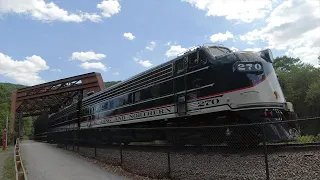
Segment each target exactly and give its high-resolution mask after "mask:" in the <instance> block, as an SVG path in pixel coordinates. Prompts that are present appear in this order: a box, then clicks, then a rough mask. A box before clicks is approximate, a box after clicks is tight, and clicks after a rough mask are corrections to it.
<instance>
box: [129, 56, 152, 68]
mask: <svg viewBox="0 0 320 180" xmlns="http://www.w3.org/2000/svg"><path fill="white" fill-rule="evenodd" d="M133 60H134V61H136V62H137V63H139V64H141V65H142V66H143V67H151V66H152V63H151V62H150V61H149V60H141V59H138V58H133Z"/></svg>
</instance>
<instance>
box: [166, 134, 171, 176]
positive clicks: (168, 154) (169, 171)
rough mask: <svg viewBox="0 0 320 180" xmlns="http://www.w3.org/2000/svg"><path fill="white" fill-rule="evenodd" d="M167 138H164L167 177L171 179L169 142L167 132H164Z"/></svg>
mask: <svg viewBox="0 0 320 180" xmlns="http://www.w3.org/2000/svg"><path fill="white" fill-rule="evenodd" d="M166 134H167V136H166V137H167V138H166V141H167V142H166V145H167V158H168V178H169V179H171V159H170V151H171V149H170V144H169V138H168V136H169V135H168V132H166Z"/></svg>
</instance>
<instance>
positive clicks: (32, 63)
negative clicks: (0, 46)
mask: <svg viewBox="0 0 320 180" xmlns="http://www.w3.org/2000/svg"><path fill="white" fill-rule="evenodd" d="M47 69H49V66H47V63H46V61H45V60H43V59H42V58H41V57H40V56H37V55H33V56H31V57H26V58H25V60H22V61H17V60H14V59H12V58H11V57H10V56H7V55H5V54H3V53H0V74H2V75H4V76H6V77H8V78H11V79H14V80H15V81H16V82H17V83H21V84H26V85H35V84H40V83H44V82H45V81H44V80H42V79H41V77H40V76H39V72H40V71H44V70H47Z"/></svg>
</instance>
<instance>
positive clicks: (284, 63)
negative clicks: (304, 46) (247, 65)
mask: <svg viewBox="0 0 320 180" xmlns="http://www.w3.org/2000/svg"><path fill="white" fill-rule="evenodd" d="M299 64H301V61H300V59H299V58H291V57H288V56H282V57H277V58H275V59H274V62H273V66H274V68H275V70H277V71H290V70H291V69H292V68H294V67H296V66H298V65H299Z"/></svg>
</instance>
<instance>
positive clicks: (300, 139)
mask: <svg viewBox="0 0 320 180" xmlns="http://www.w3.org/2000/svg"><path fill="white" fill-rule="evenodd" d="M297 142H298V143H301V144H304V143H313V142H320V134H318V135H317V136H313V135H304V136H298V137H297Z"/></svg>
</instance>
